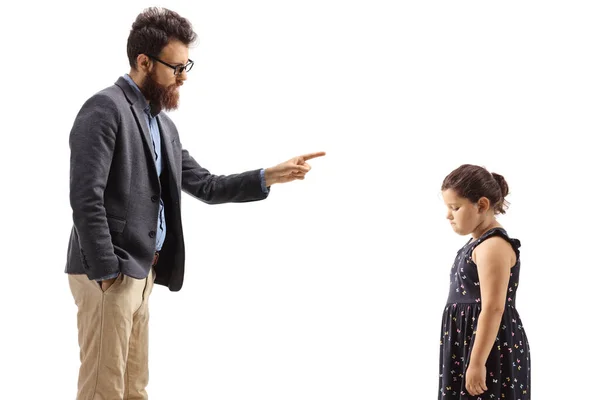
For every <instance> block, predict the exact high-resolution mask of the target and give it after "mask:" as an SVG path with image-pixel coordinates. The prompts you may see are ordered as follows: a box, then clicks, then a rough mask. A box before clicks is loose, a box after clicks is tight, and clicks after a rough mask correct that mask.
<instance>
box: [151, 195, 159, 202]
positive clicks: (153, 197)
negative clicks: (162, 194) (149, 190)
mask: <svg viewBox="0 0 600 400" xmlns="http://www.w3.org/2000/svg"><path fill="white" fill-rule="evenodd" d="M150 200H152V202H153V203H156V202H157V201H158V196H152V197H151V198H150Z"/></svg>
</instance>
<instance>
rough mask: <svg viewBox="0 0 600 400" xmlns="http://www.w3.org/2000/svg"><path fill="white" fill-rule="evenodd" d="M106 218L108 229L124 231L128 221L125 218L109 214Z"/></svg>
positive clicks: (118, 231)
mask: <svg viewBox="0 0 600 400" xmlns="http://www.w3.org/2000/svg"><path fill="white" fill-rule="evenodd" d="M106 220H107V221H108V229H109V230H110V231H111V232H117V233H122V232H123V229H125V223H126V221H125V220H124V219H120V218H114V217H108V216H107V217H106Z"/></svg>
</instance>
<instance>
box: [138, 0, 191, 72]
mask: <svg viewBox="0 0 600 400" xmlns="http://www.w3.org/2000/svg"><path fill="white" fill-rule="evenodd" d="M196 37H197V35H196V33H195V32H194V30H193V29H192V24H191V23H190V22H189V21H188V20H187V19H185V18H183V17H182V16H180V15H179V14H177V13H176V12H174V11H171V10H168V9H166V8H159V7H151V8H147V9H145V10H144V11H142V13H141V14H140V15H138V16H137V18H136V19H135V21H134V23H133V25H132V26H131V31H130V32H129V38H128V39H127V57H129V65H130V66H131V68H133V69H137V56H138V55H139V54H147V55H151V56H154V57H158V55H159V54H160V52H161V51H162V50H163V48H164V47H165V46H166V45H167V44H168V43H169V41H170V40H179V41H181V42H182V43H183V44H185V45H186V46H189V45H190V44H192V43H194V41H195V40H196Z"/></svg>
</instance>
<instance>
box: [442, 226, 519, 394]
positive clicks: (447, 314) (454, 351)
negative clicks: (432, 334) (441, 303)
mask: <svg viewBox="0 0 600 400" xmlns="http://www.w3.org/2000/svg"><path fill="white" fill-rule="evenodd" d="M492 236H500V237H502V238H504V239H506V240H507V241H508V242H509V243H510V244H511V245H512V247H513V249H514V250H515V253H516V255H517V263H516V265H515V266H514V267H513V268H512V269H511V274H510V281H509V284H508V290H507V292H506V303H505V309H504V314H503V316H502V321H501V322H500V328H499V329H498V334H497V336H496V342H495V343H494V346H493V347H492V350H491V351H490V355H489V357H488V359H487V361H486V365H485V367H486V386H487V388H488V390H486V391H485V392H483V393H482V394H481V395H479V396H471V395H469V393H468V392H467V390H466V388H465V382H466V380H465V379H466V378H465V376H466V372H467V367H468V365H469V359H470V356H471V351H472V350H473V344H474V342H475V336H476V332H477V320H478V318H479V314H480V313H481V290H480V286H479V276H478V274H477V266H476V265H475V263H474V262H473V259H472V254H473V249H475V247H477V246H478V245H479V244H480V243H481V242H483V241H484V240H486V239H488V238H490V237H492ZM520 246H521V243H520V242H519V240H518V239H513V238H510V237H509V236H508V234H507V233H506V231H505V230H504V229H503V228H493V229H491V230H489V231H487V232H486V233H484V234H483V235H482V236H481V237H480V238H478V239H477V240H474V241H469V242H468V243H467V244H466V245H464V246H463V247H462V248H461V249H460V250H459V251H458V254H457V255H456V259H455V261H454V264H453V265H452V269H451V271H450V293H449V295H448V302H447V304H446V307H445V310H444V314H443V318H442V331H441V339H440V370H439V373H440V377H439V378H440V381H439V392H438V400H439V399H444V400H484V399H485V400H487V399H494V400H496V399H497V400H530V399H531V367H530V354H529V342H528V341H527V336H526V335H525V330H524V328H523V324H522V322H521V318H520V317H519V313H518V312H517V309H516V308H515V303H516V297H517V288H518V286H519V271H520V268H521V262H520V257H519V247H520Z"/></svg>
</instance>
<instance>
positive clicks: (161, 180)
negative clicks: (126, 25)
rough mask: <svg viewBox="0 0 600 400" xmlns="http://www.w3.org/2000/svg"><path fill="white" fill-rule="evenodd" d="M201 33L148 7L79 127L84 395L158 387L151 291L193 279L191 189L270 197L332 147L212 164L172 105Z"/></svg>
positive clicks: (74, 192)
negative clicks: (271, 159)
mask: <svg viewBox="0 0 600 400" xmlns="http://www.w3.org/2000/svg"><path fill="white" fill-rule="evenodd" d="M195 39H196V34H195V33H194V31H193V29H192V26H191V24H190V22H189V21H188V20H187V19H185V18H183V17H181V16H180V15H179V14H177V13H175V12H173V11H171V10H167V9H162V8H149V9H146V10H144V11H143V12H142V13H141V14H140V15H139V16H138V17H137V18H136V20H135V22H134V23H133V25H132V29H131V31H130V34H129V39H128V41H127V55H128V57H129V64H130V67H131V69H130V71H129V73H128V74H125V75H124V76H122V77H120V78H119V79H118V80H117V81H116V83H115V84H114V85H112V86H110V87H108V88H106V89H104V90H102V91H100V92H98V93H96V94H95V95H93V96H92V97H91V98H89V99H88V100H87V101H86V102H85V103H84V105H83V106H82V108H81V110H80V111H79V113H78V115H77V117H76V119H75V122H74V124H73V128H72V130H71V133H70V136H69V145H70V150H71V157H70V203H71V208H72V210H73V228H72V231H71V236H70V240H69V246H68V254H67V264H66V268H65V272H66V273H67V274H68V280H69V286H70V289H71V293H72V294H73V297H74V299H75V304H76V305H77V308H78V313H77V326H78V332H79V347H80V362H81V364H80V368H79V380H78V390H77V399H79V400H84V399H85V400H91V399H111V400H112V399H147V398H148V395H147V393H146V387H147V385H148V376H149V374H148V318H149V313H148V298H149V296H150V293H151V292H152V288H153V286H154V285H155V284H156V285H162V286H166V287H168V288H169V290H171V291H178V290H180V289H181V287H182V284H183V276H184V258H185V249H184V239H183V229H182V221H181V207H180V204H181V192H182V190H183V191H184V192H186V193H187V194H189V195H191V196H193V197H195V198H197V199H199V200H202V201H203V202H205V203H208V204H221V203H227V202H238V203H241V202H250V201H258V200H263V199H265V198H267V196H268V195H269V192H270V187H271V186H272V185H273V184H276V183H285V182H291V181H294V180H299V179H300V180H301V179H304V176H305V174H306V173H308V171H310V169H311V167H310V166H309V165H308V164H307V162H306V161H307V160H309V159H311V158H315V157H320V156H323V155H324V154H325V153H323V152H318V153H312V154H307V155H304V156H299V157H294V158H292V159H290V160H288V161H286V162H283V163H281V164H278V165H276V166H274V167H271V168H266V169H262V168H261V169H255V170H251V171H246V172H242V173H239V174H233V175H228V176H222V175H214V174H212V173H210V172H209V171H208V170H206V169H205V168H202V167H201V166H200V165H199V164H198V163H197V162H196V160H195V159H194V158H193V157H192V156H191V155H190V154H189V152H188V151H187V150H185V149H184V148H183V146H182V144H181V140H180V137H179V133H178V132H177V128H176V127H175V124H174V123H173V121H172V120H171V119H170V118H169V117H168V116H167V115H166V113H165V111H169V110H174V109H176V108H177V105H178V102H179V90H180V87H181V86H182V85H183V83H184V82H185V81H186V79H187V77H188V74H189V73H190V71H191V70H192V67H193V66H194V62H193V61H192V60H190V59H189V57H188V51H189V46H190V45H191V44H192V43H193V42H194V41H195ZM258 256H259V254H258V252H257V257H258Z"/></svg>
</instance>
